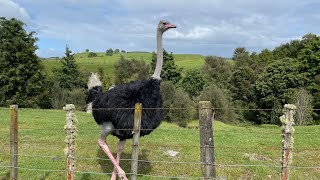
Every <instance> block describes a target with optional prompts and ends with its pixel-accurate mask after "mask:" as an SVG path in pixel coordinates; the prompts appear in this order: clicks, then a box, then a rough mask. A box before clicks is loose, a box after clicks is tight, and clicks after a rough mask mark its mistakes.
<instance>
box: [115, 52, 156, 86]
mask: <svg viewBox="0 0 320 180" xmlns="http://www.w3.org/2000/svg"><path fill="white" fill-rule="evenodd" d="M149 75H150V66H149V65H148V64H147V63H146V62H144V61H141V60H140V61H138V60H135V59H132V60H127V59H125V58H124V57H123V56H120V60H119V61H118V62H117V63H116V65H115V83H116V84H120V83H127V82H130V81H133V80H138V79H147V78H148V77H149Z"/></svg>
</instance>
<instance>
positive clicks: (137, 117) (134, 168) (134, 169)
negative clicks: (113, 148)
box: [131, 103, 142, 180]
mask: <svg viewBox="0 0 320 180" xmlns="http://www.w3.org/2000/svg"><path fill="white" fill-rule="evenodd" d="M141 112H142V104H141V103H136V104H135V110H134V127H133V131H132V133H133V145H132V146H133V147H132V161H131V173H132V175H131V180H136V179H137V174H138V156H139V137H140V127H141Z"/></svg>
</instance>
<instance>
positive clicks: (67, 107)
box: [63, 104, 76, 111]
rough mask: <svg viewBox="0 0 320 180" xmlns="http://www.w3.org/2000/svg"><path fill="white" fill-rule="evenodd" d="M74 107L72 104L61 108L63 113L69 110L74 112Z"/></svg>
mask: <svg viewBox="0 0 320 180" xmlns="http://www.w3.org/2000/svg"><path fill="white" fill-rule="evenodd" d="M75 109H76V107H75V106H74V105H73V104H67V105H66V106H64V107H63V110H65V111H70V110H75Z"/></svg>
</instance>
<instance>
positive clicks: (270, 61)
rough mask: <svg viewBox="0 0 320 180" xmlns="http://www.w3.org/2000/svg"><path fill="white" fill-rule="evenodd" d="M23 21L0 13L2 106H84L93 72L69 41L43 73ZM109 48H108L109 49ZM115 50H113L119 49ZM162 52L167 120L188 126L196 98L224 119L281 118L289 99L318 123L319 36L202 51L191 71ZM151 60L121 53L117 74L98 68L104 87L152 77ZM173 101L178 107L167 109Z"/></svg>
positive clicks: (302, 120)
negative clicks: (255, 48) (221, 53)
mask: <svg viewBox="0 0 320 180" xmlns="http://www.w3.org/2000/svg"><path fill="white" fill-rule="evenodd" d="M24 25H25V24H24V23H23V22H21V21H19V20H17V19H14V18H13V19H9V20H7V19H6V18H0V42H1V43H0V68H1V69H2V71H1V72H0V106H7V105H9V104H14V103H15V104H19V106H20V107H33V108H61V107H62V106H63V105H64V104H66V103H74V104H76V106H77V107H78V108H80V109H84V108H85V94H86V80H87V77H88V76H89V74H90V72H87V71H84V70H79V67H78V66H77V64H76V62H75V58H74V54H73V53H72V51H71V50H70V48H69V47H68V46H66V52H65V56H64V57H63V58H62V59H61V60H60V61H61V66H60V67H59V68H56V69H54V70H53V72H52V73H53V75H51V76H49V75H47V74H46V73H45V70H44V67H43V66H42V64H41V60H40V59H39V58H38V57H37V55H36V54H35V52H36V50H37V46H36V45H35V43H36V41H37V40H38V39H37V38H36V37H35V33H34V32H31V33H28V32H26V31H25V30H24ZM111 50H112V49H109V50H107V51H106V54H108V53H109V54H108V55H111ZM86 51H87V52H89V50H88V49H87V50H86ZM119 51H120V50H118V49H116V53H119ZM112 53H115V52H114V51H113V50H112ZM163 53H164V56H163V57H164V65H163V71H162V74H161V76H162V77H161V78H162V79H163V83H162V85H161V91H162V95H163V99H164V106H165V108H168V110H167V111H166V112H165V119H166V120H167V121H170V122H176V123H178V124H179V125H180V126H186V124H187V120H188V119H191V118H195V119H196V118H197V111H196V110H194V109H196V108H197V102H198V101H200V100H209V101H211V102H212V104H213V107H214V108H215V110H214V112H215V118H216V119H218V120H221V121H223V122H227V123H237V122H252V123H255V124H279V123H280V121H279V116H280V114H281V109H282V107H283V105H284V104H286V103H293V104H296V105H297V107H298V108H297V114H296V117H297V120H298V122H297V124H299V125H305V124H319V123H320V112H319V111H315V110H312V109H320V36H318V35H315V34H311V33H310V34H306V35H305V36H303V37H302V39H299V40H292V41H290V42H288V43H285V44H282V45H279V46H278V47H276V48H274V49H273V50H268V49H264V50H262V51H261V52H249V51H248V50H247V49H246V48H245V47H238V48H236V49H235V50H234V52H233V56H232V59H231V60H226V59H225V58H221V57H216V56H207V57H205V64H204V65H203V67H202V68H201V69H192V70H188V71H185V70H183V69H181V68H178V67H177V65H175V61H174V55H173V53H172V52H171V53H168V52H167V51H166V50H164V52H163ZM89 55H90V56H91V57H95V54H93V53H91V54H90V53H89ZM155 62H156V53H153V54H152V60H151V63H146V62H145V61H142V60H135V59H130V60H129V59H125V58H124V57H120V59H119V61H118V63H117V64H116V65H115V74H114V77H115V78H111V77H109V76H107V75H106V73H105V72H104V70H103V69H102V68H98V69H97V72H98V73H99V74H100V76H101V79H102V81H103V83H104V88H105V89H107V88H109V86H111V85H113V84H119V83H126V82H129V81H132V80H136V79H146V78H149V77H150V75H151V72H152V71H153V69H154V68H155ZM176 107H179V108H181V109H179V110H170V108H176ZM261 109H264V110H261Z"/></svg>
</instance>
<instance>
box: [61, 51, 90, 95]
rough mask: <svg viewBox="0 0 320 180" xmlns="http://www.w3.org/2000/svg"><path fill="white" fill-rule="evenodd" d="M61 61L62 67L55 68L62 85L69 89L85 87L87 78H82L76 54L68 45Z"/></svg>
mask: <svg viewBox="0 0 320 180" xmlns="http://www.w3.org/2000/svg"><path fill="white" fill-rule="evenodd" d="M61 63H62V67H61V69H56V70H55V73H56V74H55V75H56V77H57V82H59V85H60V87H61V88H63V89H67V90H72V89H74V88H85V87H86V83H85V80H84V79H82V77H81V74H80V72H79V69H78V66H77V64H76V60H75V58H74V54H72V51H71V50H70V49H69V47H68V46H66V52H65V56H64V57H63V58H62V60H61Z"/></svg>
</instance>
